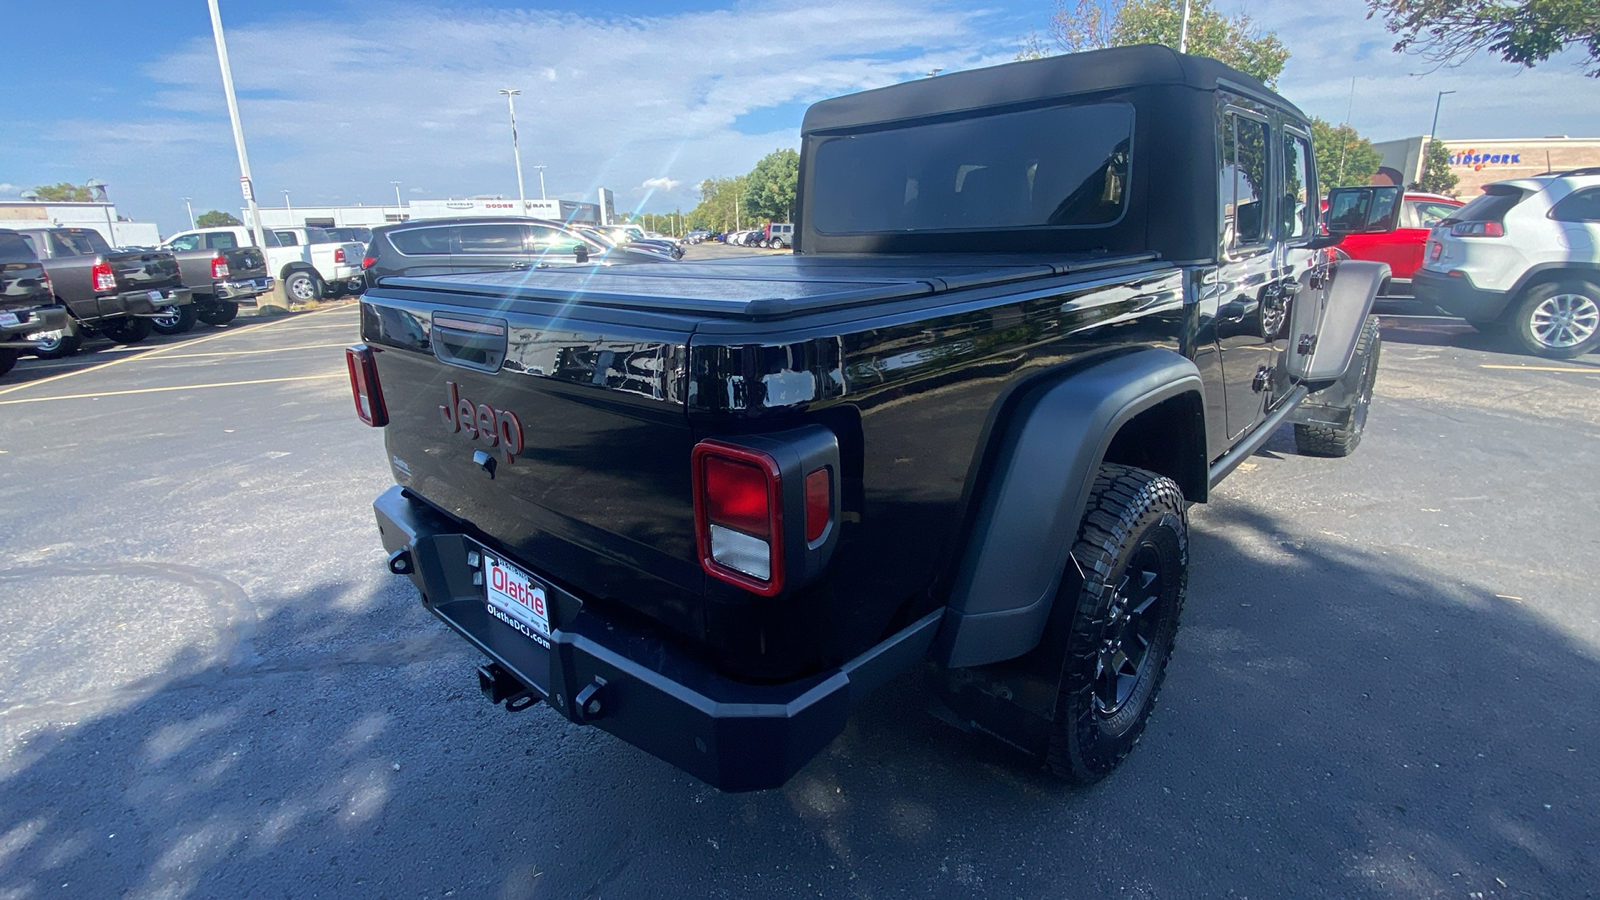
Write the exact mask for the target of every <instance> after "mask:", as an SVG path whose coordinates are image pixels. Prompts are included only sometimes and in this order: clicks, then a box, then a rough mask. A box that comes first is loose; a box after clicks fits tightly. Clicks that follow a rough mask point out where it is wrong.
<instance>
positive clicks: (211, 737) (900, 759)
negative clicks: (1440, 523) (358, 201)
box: [0, 501, 1600, 898]
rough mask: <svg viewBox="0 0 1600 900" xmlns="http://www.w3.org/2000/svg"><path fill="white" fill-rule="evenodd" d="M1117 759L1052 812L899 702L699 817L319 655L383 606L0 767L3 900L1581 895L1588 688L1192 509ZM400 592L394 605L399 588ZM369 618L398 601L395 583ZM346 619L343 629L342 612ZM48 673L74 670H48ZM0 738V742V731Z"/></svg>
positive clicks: (998, 767) (664, 778)
mask: <svg viewBox="0 0 1600 900" xmlns="http://www.w3.org/2000/svg"><path fill="white" fill-rule="evenodd" d="M1194 551H1195V553H1194V558H1195V569H1194V573H1193V577H1192V583H1191V593H1190V598H1189V605H1188V608H1187V610H1186V624H1185V629H1184V630H1183V631H1182V632H1181V633H1180V636H1179V646H1178V650H1177V653H1176V655H1175V657H1174V660H1173V668H1172V672H1171V677H1170V679H1169V681H1168V683H1167V688H1166V691H1165V693H1164V695H1163V697H1162V703H1161V708H1160V709H1159V710H1158V711H1157V713H1156V716H1155V718H1154V719H1153V721H1152V725H1151V728H1150V730H1149V732H1148V733H1147V735H1146V738H1145V741H1144V743H1143V745H1142V746H1141V747H1140V748H1139V749H1138V750H1137V751H1136V752H1135V753H1134V755H1133V756H1132V757H1131V758H1130V759H1129V761H1128V763H1127V764H1126V765H1125V766H1124V767H1123V769H1122V770H1121V771H1119V772H1118V773H1117V774H1116V775H1114V776H1113V777H1112V778H1111V779H1110V780H1108V781H1107V782H1104V783H1102V784H1100V785H1098V786H1096V787H1093V788H1090V789H1086V790H1072V789H1068V788H1065V787H1062V786H1060V785H1058V784H1056V783H1055V782H1053V781H1051V780H1049V779H1047V778H1046V777H1044V776H1042V775H1039V774H1037V773H1036V772H1034V771H1032V770H1030V769H1028V768H1026V767H1025V766H1023V765H1022V764H1021V763H1020V762H1019V761H1018V760H1017V759H1015V758H1014V757H1012V756H1011V755H1010V752H1009V751H1007V750H1005V749H1003V748H1000V747H998V746H996V745H993V744H990V743H989V742H987V741H985V740H982V739H979V738H974V737H971V736H968V735H964V734H961V733H958V732H954V731H951V730H949V729H947V728H946V727H945V726H943V725H941V724H939V723H938V722H936V721H934V720H933V719H931V718H930V717H928V716H926V715H924V714H923V713H922V712H921V696H920V690H919V687H918V686H917V685H916V684H915V683H914V682H913V681H912V680H911V679H910V678H906V679H902V680H901V681H898V682H896V683H894V684H892V685H891V686H889V687H888V688H886V689H884V691H882V692H880V693H879V694H877V695H875V696H874V697H872V698H870V699H869V700H868V701H867V702H866V703H865V704H864V706H863V707H862V708H861V709H860V710H859V712H858V714H857V715H856V716H854V717H853V718H852V720H851V724H850V726H849V728H848V730H847V732H846V733H845V734H844V735H843V736H842V737H841V738H840V739H839V740H837V741H835V742H834V743H833V744H832V745H831V746H830V747H829V748H827V749H826V750H825V751H824V752H823V754H822V755H821V756H820V757H819V758H818V759H817V760H815V761H814V762H813V763H812V764H811V765H810V766H808V767H807V768H806V769H805V770H803V771H802V772H801V773H800V775H798V776H797V777H796V778H795V779H794V780H793V781H792V782H791V783H790V784H789V785H788V786H787V787H785V788H784V789H782V790H780V791H772V792H766V793H761V794H751V795H723V794H718V793H716V792H715V791H712V790H710V789H709V788H706V787H705V786H703V785H701V784H699V783H698V782H695V781H693V780H691V779H689V778H688V777H687V776H685V775H682V774H680V773H678V772H677V771H676V770H673V769H671V768H670V767H668V766H666V765H665V764H663V763H659V762H657V761H655V760H653V759H651V758H649V757H646V756H645V755H643V754H641V753H638V752H637V751H634V750H633V749H632V748H629V747H626V746H625V745H622V744H620V743H619V742H617V741H615V740H613V739H611V738H610V737H608V736H606V735H604V734H602V733H599V732H596V731H594V730H591V729H580V728H577V727H575V726H571V725H568V724H567V723H565V722H564V721H563V720H561V719H560V718H559V717H558V716H556V715H555V713H554V712H552V711H550V710H548V709H544V708H538V709H535V710H532V711H529V712H526V713H522V714H519V715H510V714H507V713H505V712H503V711H501V710H498V709H495V708H492V707H490V706H489V705H488V704H486V703H484V702H483V701H482V700H481V699H479V698H478V697H477V691H476V686H475V684H474V683H473V681H472V673H471V666H472V664H473V663H474V661H475V660H474V657H473V655H472V654H471V653H469V652H468V651H466V649H465V647H464V646H462V645H461V642H459V641H457V640H455V639H454V638H450V637H448V636H445V635H443V630H444V629H443V626H442V625H440V626H438V629H439V632H440V640H438V641H432V640H429V641H426V642H424V644H423V645H419V646H410V645H405V644H403V643H401V642H396V643H395V644H393V645H389V644H385V643H382V642H378V643H369V644H367V645H364V647H357V648H354V649H350V648H347V649H343V650H338V651H333V650H329V651H327V652H321V651H319V649H318V648H323V647H331V646H333V645H334V644H336V643H337V641H336V638H337V636H338V635H339V634H340V633H341V632H343V631H349V630H355V631H361V632H369V631H371V630H372V628H373V627H374V623H372V622H370V621H365V622H364V621H362V620H363V619H364V618H368V619H370V617H371V616H374V615H378V614H379V613H380V612H381V613H382V614H384V615H392V614H393V609H392V606H393V605H392V604H376V605H375V606H374V607H373V609H374V611H373V612H359V611H357V612H351V611H348V610H351V609H356V608H359V607H360V604H348V603H343V604H342V603H340V602H339V598H338V596H337V591H333V590H331V589H329V590H324V591H312V592H311V593H309V594H307V595H305V596H302V597H299V598H296V599H297V602H289V603H285V604H282V605H280V606H279V607H278V610H279V611H278V612H277V613H275V614H273V615H272V616H271V617H270V618H268V619H266V620H264V621H262V622H260V623H259V625H258V626H257V628H256V629H255V634H256V641H257V642H258V643H260V642H262V641H269V642H270V643H271V644H273V645H278V646H299V647H303V648H304V653H303V654H302V655H301V656H300V657H299V660H300V661H299V662H294V661H285V660H284V659H278V661H276V662H273V663H271V664H263V663H261V662H260V661H259V659H255V660H246V661H243V662H240V663H238V664H235V665H233V666H230V665H229V664H227V663H214V664H211V665H206V666H201V667H199V669H198V671H196V670H195V667H194V666H193V665H192V664H193V663H194V660H181V659H180V660H176V661H174V663H173V664H172V665H171V666H170V667H169V669H168V671H171V672H184V671H188V672H190V673H191V674H187V675H183V676H181V677H172V678H170V679H169V680H165V681H164V682H163V683H160V684H158V685H155V686H153V688H152V689H151V690H150V691H149V692H147V693H146V694H145V695H143V696H142V699H131V700H128V701H126V702H124V703H123V704H121V705H120V707H119V708H116V709H115V710H114V711H111V712H105V713H101V714H98V715H95V716H92V717H87V718H86V719H85V720H84V721H83V722H82V723H81V724H78V725H74V726H71V727H53V726H52V727H47V728H43V729H42V730H38V731H36V732H35V733H34V734H33V735H32V736H31V737H30V739H29V740H28V741H27V742H26V743H25V744H23V745H21V746H19V747H18V748H17V749H16V752H15V753H14V754H13V755H12V756H11V758H9V759H7V760H5V761H4V762H3V764H0V771H3V773H4V774H3V776H0V896H3V897H18V898H20V897H45V896H93V897H107V896H129V897H199V898H205V897H222V896H230V897H254V896H285V895H290V896H316V895H330V896H341V897H369V896H370V897H380V896H390V897H392V896H407V897H416V896H421V897H439V896H451V895H452V894H453V895H454V896H458V897H552V898H556V897H560V898H579V897H669V896H682V897H697V898H698V897H741V896H802V895H803V896H825V897H846V896H861V897H887V896H907V897H930V896H935V897H945V896H948V897H972V896H985V897H986V896H995V897H1019V896H1022V897H1041V896H1090V897H1096V896H1113V895H1115V896H1121V895H1131V896H1151V897H1169V896H1210V897H1220V896H1229V895H1234V894H1237V895H1240V896H1262V897H1290V896H1296V897H1304V896H1333V897H1366V896H1370V897H1417V896H1452V897H1470V896H1483V897H1520V896H1569V897H1570V896H1583V895H1585V892H1593V891H1594V890H1595V885H1597V884H1600V872H1597V871H1596V860H1597V859H1600V852H1597V848H1596V846H1595V842H1596V839H1597V835H1600V830H1597V829H1596V827H1595V825H1596V817H1595V813H1594V810H1593V798H1594V797H1596V796H1600V784H1597V775H1596V766H1595V765H1594V761H1593V754H1594V752H1595V750H1596V747H1600V729H1597V726H1596V722H1595V719H1594V715H1593V709H1594V703H1595V700H1594V698H1595V697H1596V696H1597V695H1600V666H1597V664H1596V659H1595V657H1594V655H1593V653H1592V652H1591V650H1590V649H1589V648H1587V647H1584V646H1580V645H1578V644H1576V643H1574V642H1573V641H1572V640H1570V639H1569V638H1567V637H1566V636H1564V635H1563V634H1561V633H1560V632H1558V631H1556V630H1554V629H1553V628H1552V627H1551V626H1549V625H1548V624H1546V623H1545V622H1543V621H1541V620H1540V619H1539V618H1538V617H1537V616H1535V615H1533V614H1530V612H1528V611H1527V610H1525V609H1524V608H1523V607H1522V606H1521V605H1519V603H1518V602H1517V601H1516V600H1514V599H1507V598H1503V597H1497V596H1495V594H1494V593H1493V592H1491V591H1489V590H1488V589H1485V588H1482V587H1479V586H1476V585H1472V584H1464V583H1460V582H1458V581H1457V580H1456V579H1454V578H1452V577H1451V576H1450V575H1449V574H1448V573H1443V572H1431V571H1421V570H1417V569H1415V568H1404V567H1402V566H1401V565H1399V564H1397V563H1393V562H1391V561H1390V560H1389V558H1388V557H1386V555H1385V554H1384V553H1382V552H1381V550H1379V549H1378V548H1371V547H1358V546H1348V545H1344V544H1341V543H1339V542H1337V540H1335V539H1332V538H1330V539H1329V540H1327V541H1322V540H1318V541H1315V542H1310V541H1306V540H1303V539H1297V538H1293V537H1290V536H1288V530H1287V529H1285V528H1284V527H1283V526H1282V525H1281V524H1280V523H1279V522H1277V521H1275V520H1273V519H1271V518H1269V517H1266V516H1264V515H1261V514H1260V513H1259V512H1257V511H1255V510H1253V509H1250V508H1246V507H1243V506H1241V505H1239V504H1237V503H1229V502H1226V501H1224V502H1222V503H1220V504H1218V505H1214V506H1211V507H1205V508H1196V514H1195V545H1194ZM396 589H398V588H396ZM385 590H386V591H387V590H388V589H385ZM341 610H345V611H341ZM61 662H62V664H63V665H71V662H72V661H71V660H62V661H61ZM0 719H3V717H0Z"/></svg>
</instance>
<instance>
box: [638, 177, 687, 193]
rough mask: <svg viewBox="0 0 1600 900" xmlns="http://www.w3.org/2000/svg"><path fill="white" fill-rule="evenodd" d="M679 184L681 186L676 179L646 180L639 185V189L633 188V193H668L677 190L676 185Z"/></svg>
mask: <svg viewBox="0 0 1600 900" xmlns="http://www.w3.org/2000/svg"><path fill="white" fill-rule="evenodd" d="M680 184H683V182H681V181H679V180H677V179H676V178H666V177H661V178H646V179H645V180H644V184H641V185H639V187H637V188H635V191H636V192H637V191H644V192H651V193H653V192H655V191H662V192H670V191H675V190H677V189H678V185H680Z"/></svg>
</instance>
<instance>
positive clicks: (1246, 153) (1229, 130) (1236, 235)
mask: <svg viewBox="0 0 1600 900" xmlns="http://www.w3.org/2000/svg"><path fill="white" fill-rule="evenodd" d="M1222 121H1223V128H1222V181H1221V183H1220V185H1219V189H1220V190H1219V197H1220V198H1221V201H1222V221H1223V232H1224V234H1226V235H1228V247H1229V248H1230V249H1231V248H1234V247H1247V246H1250V245H1252V244H1261V243H1265V242H1266V240H1267V221H1268V220H1267V215H1266V213H1267V206H1268V200H1269V193H1268V187H1269V185H1270V182H1269V181H1268V180H1267V148H1268V147H1269V146H1271V145H1270V144H1269V143H1268V138H1269V135H1270V133H1271V131H1270V128H1269V127H1268V125H1267V123H1266V122H1264V121H1260V120H1258V119H1255V118H1251V117H1248V116H1243V115H1239V114H1238V113H1232V112H1230V113H1228V114H1227V115H1226V116H1225V117H1224V118H1223V120H1222Z"/></svg>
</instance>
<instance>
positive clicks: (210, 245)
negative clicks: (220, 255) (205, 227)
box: [206, 231, 272, 250]
mask: <svg viewBox="0 0 1600 900" xmlns="http://www.w3.org/2000/svg"><path fill="white" fill-rule="evenodd" d="M267 233H268V234H271V233H272V232H270V231H269V232H267ZM237 246H239V242H238V241H236V240H234V238H233V232H231V231H212V232H208V233H207V234H206V249H207V250H232V249H233V248H235V247H237Z"/></svg>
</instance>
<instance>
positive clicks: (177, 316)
mask: <svg viewBox="0 0 1600 900" xmlns="http://www.w3.org/2000/svg"><path fill="white" fill-rule="evenodd" d="M197 316H198V313H196V312H195V308H194V304H192V303H185V304H184V305H182V306H173V307H168V309H167V311H166V312H165V313H163V314H162V315H159V316H152V317H151V318H150V327H151V328H154V329H155V332H156V334H183V333H184V332H186V331H188V330H189V329H191V328H193V327H194V320H195V318H196V317H197Z"/></svg>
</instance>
